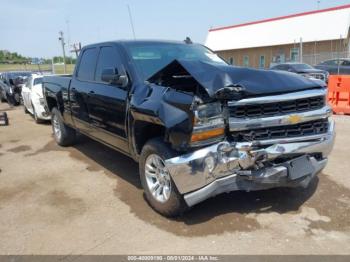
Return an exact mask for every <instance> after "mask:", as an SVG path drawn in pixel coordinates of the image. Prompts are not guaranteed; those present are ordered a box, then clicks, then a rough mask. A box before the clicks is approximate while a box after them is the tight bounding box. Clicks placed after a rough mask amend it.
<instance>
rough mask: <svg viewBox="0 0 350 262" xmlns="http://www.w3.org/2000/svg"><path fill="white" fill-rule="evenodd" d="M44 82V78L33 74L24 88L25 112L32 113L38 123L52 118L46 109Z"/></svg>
mask: <svg viewBox="0 0 350 262" xmlns="http://www.w3.org/2000/svg"><path fill="white" fill-rule="evenodd" d="M42 82H43V76H41V75H37V74H33V75H31V76H30V77H29V78H28V79H27V81H26V83H25V85H24V86H23V87H22V99H23V107H24V112H25V113H31V114H32V115H33V116H34V119H35V122H37V123H40V122H42V121H44V120H50V118H51V117H50V114H49V113H48V112H47V110H46V109H45V103H44V98H43V87H42Z"/></svg>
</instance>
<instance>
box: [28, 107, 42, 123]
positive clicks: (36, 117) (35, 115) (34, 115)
mask: <svg viewBox="0 0 350 262" xmlns="http://www.w3.org/2000/svg"><path fill="white" fill-rule="evenodd" d="M32 108H33V117H34V120H35V123H37V124H41V123H43V122H44V121H43V120H41V119H40V118H38V114H37V113H36V111H35V107H34V105H33V104H32ZM27 111H28V110H27Z"/></svg>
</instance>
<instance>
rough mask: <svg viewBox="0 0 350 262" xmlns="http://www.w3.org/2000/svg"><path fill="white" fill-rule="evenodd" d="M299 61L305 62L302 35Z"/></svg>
mask: <svg viewBox="0 0 350 262" xmlns="http://www.w3.org/2000/svg"><path fill="white" fill-rule="evenodd" d="M299 62H300V63H302V62H303V39H302V38H301V37H300V49H299Z"/></svg>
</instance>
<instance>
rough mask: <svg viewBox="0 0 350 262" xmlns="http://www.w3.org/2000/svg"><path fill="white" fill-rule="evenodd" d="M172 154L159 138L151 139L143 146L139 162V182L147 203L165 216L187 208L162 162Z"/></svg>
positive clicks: (179, 212)
mask: <svg viewBox="0 0 350 262" xmlns="http://www.w3.org/2000/svg"><path fill="white" fill-rule="evenodd" d="M174 156H175V153H174V151H173V150H171V148H170V147H169V146H168V145H166V144H165V143H164V142H163V141H162V140H161V139H158V138H157V139H151V140H150V141H149V142H147V143H146V145H145V146H144V147H143V149H142V153H141V157H140V162H139V166H140V167H139V169H140V178H141V184H142V187H143V189H144V192H145V196H146V199H147V201H148V203H149V204H150V205H151V207H152V208H153V209H154V210H156V211H157V212H159V213H160V214H162V215H164V216H167V217H174V216H177V215H180V214H182V213H183V212H184V211H185V210H186V208H187V205H186V203H185V201H184V199H183V196H182V195H181V194H180V193H179V191H178V190H177V188H176V185H175V184H174V181H173V180H172V179H171V176H170V173H169V171H168V169H167V168H166V166H165V163H164V161H165V160H166V159H169V158H172V157H174Z"/></svg>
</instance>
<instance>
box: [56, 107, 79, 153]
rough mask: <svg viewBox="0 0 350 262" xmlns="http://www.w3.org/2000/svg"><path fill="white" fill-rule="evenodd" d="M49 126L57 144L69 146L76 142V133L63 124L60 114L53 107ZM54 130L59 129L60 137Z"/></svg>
mask: <svg viewBox="0 0 350 262" xmlns="http://www.w3.org/2000/svg"><path fill="white" fill-rule="evenodd" d="M56 121H57V122H56ZM51 124H52V131H53V135H54V138H55V140H56V143H57V144H59V145H60V146H71V145H73V144H74V143H75V142H76V131H75V130H74V129H72V128H70V127H69V126H67V125H65V124H64V122H63V118H62V115H61V112H60V111H59V110H58V109H57V108H55V107H54V108H53V109H52V111H51ZM55 128H58V129H59V131H60V135H59V134H58V132H56V131H55Z"/></svg>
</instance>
